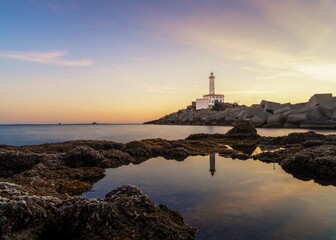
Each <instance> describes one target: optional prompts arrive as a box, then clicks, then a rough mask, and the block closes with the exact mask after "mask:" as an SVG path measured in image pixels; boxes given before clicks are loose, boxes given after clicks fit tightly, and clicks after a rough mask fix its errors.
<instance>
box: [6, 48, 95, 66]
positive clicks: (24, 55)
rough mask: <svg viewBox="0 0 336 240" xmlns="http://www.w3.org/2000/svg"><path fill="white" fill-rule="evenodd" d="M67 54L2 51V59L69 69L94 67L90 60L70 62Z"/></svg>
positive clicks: (61, 52)
mask: <svg viewBox="0 0 336 240" xmlns="http://www.w3.org/2000/svg"><path fill="white" fill-rule="evenodd" d="M67 54H68V53H67V52H64V51H50V52H13V51H0V58H5V59H13V60H19V61H27V62H35V63H42V64H52V65H60V66H67V67H83V66H90V65H92V64H93V63H92V61H91V60H88V59H81V60H69V59H66V58H65V56H66V55H67Z"/></svg>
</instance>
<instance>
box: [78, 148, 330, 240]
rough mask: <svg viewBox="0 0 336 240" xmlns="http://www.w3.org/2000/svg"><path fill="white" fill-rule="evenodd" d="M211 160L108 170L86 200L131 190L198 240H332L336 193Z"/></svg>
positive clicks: (258, 167) (269, 170)
mask: <svg viewBox="0 0 336 240" xmlns="http://www.w3.org/2000/svg"><path fill="white" fill-rule="evenodd" d="M214 157H215V156H214V155H210V156H196V157H195V156H194V157H188V158H187V159H185V160H184V161H182V162H178V161H174V160H165V159H163V158H161V157H159V158H154V159H150V160H148V161H146V162H144V163H142V164H140V165H128V166H122V167H119V168H115V169H107V170H106V177H105V178H104V179H102V180H101V181H99V182H97V183H96V184H95V185H94V191H91V192H87V193H86V194H84V195H85V196H86V197H98V198H99V197H103V196H104V194H106V193H107V192H109V191H110V190H111V189H114V188H116V187H118V186H120V185H124V184H134V185H136V186H138V187H140V189H142V191H143V192H144V193H145V194H147V195H148V196H149V197H150V198H151V199H152V200H154V201H155V202H156V203H157V204H166V205H167V206H169V207H170V208H172V209H175V210H178V211H180V212H181V213H182V215H183V216H184V218H185V219H186V221H187V223H188V224H190V225H192V226H194V227H197V228H198V229H199V233H198V239H336V229H335V226H336V204H335V199H336V188H335V187H333V186H320V185H318V184H316V183H314V182H312V181H309V182H303V181H300V180H297V179H294V178H293V177H292V176H291V175H289V174H286V173H285V172H284V171H283V170H282V169H281V167H276V168H274V167H273V165H272V164H266V163H263V162H259V161H253V160H251V159H250V160H247V161H239V160H232V159H228V158H223V157H219V156H217V155H216V159H215V158H214ZM209 166H210V172H209ZM213 167H215V169H213ZM211 169H212V170H216V174H215V175H214V176H213V177H212V176H211V175H212V174H211V173H212V172H211ZM213 172H214V171H213Z"/></svg>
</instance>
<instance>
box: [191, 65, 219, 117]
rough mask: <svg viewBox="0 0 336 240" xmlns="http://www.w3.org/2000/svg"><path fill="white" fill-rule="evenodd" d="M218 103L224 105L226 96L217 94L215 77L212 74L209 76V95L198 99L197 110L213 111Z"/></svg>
mask: <svg viewBox="0 0 336 240" xmlns="http://www.w3.org/2000/svg"><path fill="white" fill-rule="evenodd" d="M216 102H219V103H223V102H224V95H222V94H216V93H215V75H214V74H213V72H211V73H210V76H209V94H205V95H203V98H198V99H196V110H199V109H209V108H210V109H211V108H213V106H214V105H215V103H216Z"/></svg>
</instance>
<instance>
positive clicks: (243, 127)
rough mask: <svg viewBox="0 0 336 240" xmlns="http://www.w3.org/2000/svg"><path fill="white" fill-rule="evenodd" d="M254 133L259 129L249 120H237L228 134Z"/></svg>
mask: <svg viewBox="0 0 336 240" xmlns="http://www.w3.org/2000/svg"><path fill="white" fill-rule="evenodd" d="M251 133H252V134H254V133H257V130H256V129H255V128H254V127H253V125H252V124H251V123H250V122H248V121H237V122H236V123H235V125H234V127H233V128H232V129H230V130H229V131H228V132H227V133H226V135H234V134H251Z"/></svg>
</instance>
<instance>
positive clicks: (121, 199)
mask: <svg viewBox="0 0 336 240" xmlns="http://www.w3.org/2000/svg"><path fill="white" fill-rule="evenodd" d="M274 107H276V105H269V106H268V108H269V109H272V108H274ZM274 111H275V110H274ZM210 153H219V154H220V155H222V156H224V157H229V158H237V159H241V160H245V159H248V158H254V159H256V160H257V159H258V160H261V161H264V162H276V163H279V164H280V165H281V166H282V167H283V168H284V169H285V170H286V171H287V172H289V173H291V174H292V175H293V176H294V177H297V178H300V179H302V180H311V179H312V180H314V181H316V182H318V183H321V184H333V185H336V181H335V179H336V158H335V156H336V136H335V135H321V134H316V133H314V132H306V133H291V134H289V135H287V136H283V137H261V136H259V135H258V134H257V132H256V129H255V128H254V127H253V126H252V125H251V123H250V122H247V121H238V122H236V123H235V127H234V128H233V129H232V130H230V131H229V132H228V133H226V134H193V135H190V136H189V137H187V138H186V139H181V140H173V141H169V140H165V139H146V140H141V141H133V142H130V143H127V144H121V143H115V142H110V141H68V142H63V143H53V144H42V145H35V146H22V147H14V146H6V145H0V214H1V216H2V218H0V231H1V232H0V239H61V238H64V239H73V238H75V239H193V238H194V236H195V229H193V228H190V227H189V226H187V225H186V224H185V223H184V222H183V219H182V217H181V216H180V215H179V214H178V213H177V212H174V211H172V210H169V209H168V208H167V207H164V206H156V205H155V204H154V203H153V202H152V201H150V200H149V199H148V197H146V196H144V195H143V194H142V193H141V192H140V190H138V189H136V188H135V187H130V186H128V187H122V188H119V189H116V190H115V191H112V192H111V193H109V194H108V195H107V196H106V198H105V199H103V200H95V199H85V198H80V197H78V196H79V195H81V194H82V193H83V192H85V191H88V190H89V189H91V188H92V185H93V184H94V183H95V182H96V181H98V180H99V179H101V178H102V177H104V168H108V167H109V168H110V167H119V166H122V165H128V164H140V163H142V162H144V161H146V160H148V159H150V158H153V157H158V156H161V157H164V158H166V159H175V160H178V161H183V160H184V159H185V158H187V157H188V156H193V155H207V154H210Z"/></svg>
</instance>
